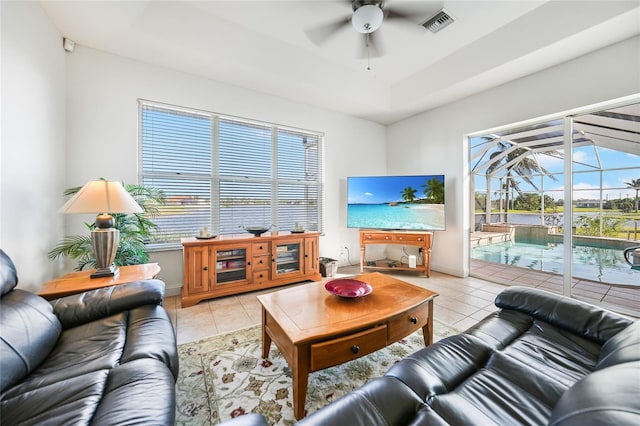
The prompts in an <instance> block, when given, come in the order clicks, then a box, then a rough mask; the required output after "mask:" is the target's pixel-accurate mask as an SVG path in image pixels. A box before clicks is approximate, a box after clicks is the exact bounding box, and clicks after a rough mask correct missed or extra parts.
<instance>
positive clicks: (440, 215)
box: [347, 175, 445, 230]
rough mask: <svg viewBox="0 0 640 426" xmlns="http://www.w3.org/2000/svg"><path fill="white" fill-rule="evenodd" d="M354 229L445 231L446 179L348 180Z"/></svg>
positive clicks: (349, 215)
mask: <svg viewBox="0 0 640 426" xmlns="http://www.w3.org/2000/svg"><path fill="white" fill-rule="evenodd" d="M347 191H348V193H347V203H348V204H347V226H348V227H350V228H376V229H413V230H444V229H445V217H444V176H443V175H422V176H369V177H366V176H363V177H361V176H358V177H349V178H348V189H347Z"/></svg>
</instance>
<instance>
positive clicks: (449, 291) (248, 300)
mask: <svg viewBox="0 0 640 426" xmlns="http://www.w3.org/2000/svg"><path fill="white" fill-rule="evenodd" d="M358 273H359V267H358V266H349V267H344V268H340V269H339V270H338V275H336V276H345V275H354V274H358ZM389 273H390V274H391V275H393V276H395V277H397V278H399V279H402V280H404V281H407V282H410V283H412V284H415V285H419V286H421V287H425V288H428V289H429V290H432V291H436V292H438V293H439V296H438V297H436V299H435V302H434V306H435V307H434V318H435V319H437V320H439V321H441V322H444V323H446V324H449V325H452V326H454V327H456V328H458V329H460V330H464V329H466V328H468V327H470V326H472V325H473V324H475V323H476V322H478V321H479V320H481V319H482V318H484V317H485V316H487V315H488V314H490V313H491V312H493V311H494V310H496V307H495V306H494V304H493V301H494V299H495V297H496V295H497V294H498V293H500V292H501V291H502V290H504V289H505V288H506V286H504V285H501V284H495V283H492V282H489V281H485V280H482V279H479V278H472V277H468V278H458V277H453V276H450V275H446V274H442V273H439V272H435V271H432V273H431V277H430V278H426V277H425V276H424V275H418V274H416V273H412V272H406V273H403V272H401V271H397V272H396V271H392V272H389ZM295 285H304V283H303V284H295ZM282 288H285V287H277V288H274V289H269V290H265V291H263V292H252V293H245V294H241V295H237V296H228V297H222V298H218V299H212V300H209V301H202V302H200V303H198V304H197V305H195V306H192V307H189V308H182V307H181V304H180V298H179V297H177V296H176V297H167V298H166V300H165V307H166V308H167V310H168V311H169V315H170V316H171V320H172V321H173V325H174V327H175V330H176V335H177V340H178V344H182V343H186V342H191V341H195V340H199V339H203V338H206V337H210V336H214V335H216V334H220V333H225V332H229V331H233V330H238V329H241V328H245V327H250V326H252V325H258V324H260V322H261V318H260V314H261V312H260V303H259V302H258V300H257V299H256V296H257V295H259V294H263V293H266V292H269V291H277V290H279V289H282Z"/></svg>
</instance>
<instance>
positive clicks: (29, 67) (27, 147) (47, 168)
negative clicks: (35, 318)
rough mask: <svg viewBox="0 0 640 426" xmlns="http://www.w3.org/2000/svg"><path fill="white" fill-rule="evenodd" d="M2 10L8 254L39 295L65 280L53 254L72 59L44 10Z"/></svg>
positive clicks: (1, 223)
mask: <svg viewBox="0 0 640 426" xmlns="http://www.w3.org/2000/svg"><path fill="white" fill-rule="evenodd" d="M1 8H2V51H1V59H2V95H1V106H2V112H1V120H2V131H1V134H2V143H1V148H0V248H2V249H3V250H4V251H5V252H6V253H7V254H8V255H9V256H10V257H11V258H12V259H13V261H14V263H15V264H16V268H17V270H18V277H19V280H20V284H19V286H20V287H21V288H24V289H26V290H37V289H39V288H40V286H41V285H42V283H43V282H44V281H46V280H49V279H51V278H52V277H53V276H56V275H58V274H59V273H60V272H61V269H60V264H59V263H58V262H56V263H52V262H50V261H49V260H48V259H47V252H48V251H49V250H51V249H52V248H53V247H54V246H55V244H56V243H57V242H58V241H59V239H60V238H61V237H62V235H63V232H62V231H63V218H62V217H61V215H60V214H58V212H57V210H58V208H60V206H61V204H62V203H61V201H62V198H61V194H62V191H63V190H64V176H65V52H64V50H63V49H62V35H61V34H60V33H59V32H58V30H57V29H56V28H55V27H54V26H53V25H52V23H51V22H50V21H49V18H48V17H47V16H46V15H45V13H44V11H43V10H42V8H41V7H40V5H39V4H38V3H36V2H2V5H1Z"/></svg>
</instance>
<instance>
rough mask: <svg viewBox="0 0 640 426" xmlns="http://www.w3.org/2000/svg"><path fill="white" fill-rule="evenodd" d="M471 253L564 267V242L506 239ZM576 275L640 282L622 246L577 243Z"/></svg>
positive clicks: (546, 268) (541, 267) (549, 268)
mask: <svg viewBox="0 0 640 426" xmlns="http://www.w3.org/2000/svg"><path fill="white" fill-rule="evenodd" d="M471 257H472V258H473V259H478V260H484V261H487V262H494V263H500V264H503V265H511V266H519V267H521V268H528V269H531V270H534V271H543V272H551V273H554V274H562V273H563V270H564V266H563V265H564V248H563V244H552V243H549V244H529V243H519V242H515V243H513V242H509V241H505V242H501V243H497V244H489V245H485V246H477V247H473V248H472V249H471ZM573 276H574V277H576V278H583V279H587V280H592V281H600V282H602V283H607V284H625V285H629V284H632V285H634V284H635V285H640V271H636V270H633V269H631V267H630V266H629V264H628V263H627V262H625V260H624V258H623V255H622V250H620V249H608V248H600V247H590V246H574V247H573Z"/></svg>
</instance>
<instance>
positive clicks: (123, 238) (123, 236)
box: [49, 182, 165, 271]
mask: <svg viewBox="0 0 640 426" xmlns="http://www.w3.org/2000/svg"><path fill="white" fill-rule="evenodd" d="M122 185H123V186H124V188H125V189H126V190H127V192H129V194H131V196H132V197H133V198H134V199H135V200H136V201H137V202H138V204H139V205H140V207H142V210H143V213H133V214H124V213H114V214H113V217H114V219H115V225H114V227H115V228H116V229H118V230H119V231H120V246H119V247H118V251H117V253H116V258H115V261H114V262H115V264H116V265H118V266H125V265H139V264H142V263H147V262H148V261H149V254H148V252H147V247H146V246H145V242H146V241H147V240H148V239H149V237H150V236H151V232H152V231H153V230H155V229H157V228H158V226H157V225H156V224H155V223H153V222H152V221H151V219H150V218H153V217H156V216H157V215H158V206H159V205H162V204H164V201H165V195H164V192H163V191H161V190H158V189H155V188H152V187H149V186H144V185H129V184H126V183H124V182H123V183H122ZM80 188H82V187H81V186H76V187H73V188H68V189H66V190H65V191H64V195H65V196H68V195H73V194H75V193H76V192H78V191H79V190H80ZM105 213H109V212H105ZM85 225H86V227H87V228H88V229H89V231H91V230H93V229H94V228H95V226H96V225H95V222H94V223H86V222H85ZM60 256H67V257H69V258H71V259H74V260H76V261H77V262H78V264H77V265H76V267H75V268H74V269H75V270H76V271H81V270H83V269H84V268H85V267H87V266H89V267H92V268H95V258H94V255H93V245H92V243H91V237H90V236H89V235H69V236H66V237H65V238H64V239H63V240H62V241H60V242H59V243H58V245H56V246H55V248H54V249H53V250H51V251H50V252H49V259H50V260H55V259H57V258H58V257H60Z"/></svg>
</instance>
